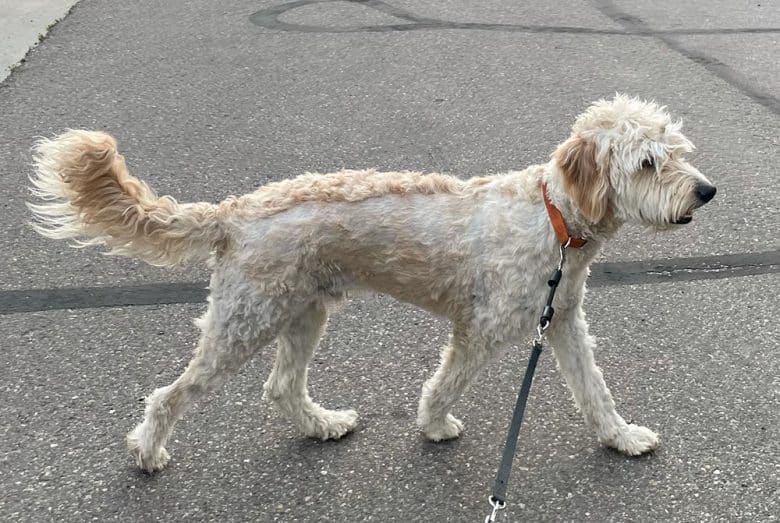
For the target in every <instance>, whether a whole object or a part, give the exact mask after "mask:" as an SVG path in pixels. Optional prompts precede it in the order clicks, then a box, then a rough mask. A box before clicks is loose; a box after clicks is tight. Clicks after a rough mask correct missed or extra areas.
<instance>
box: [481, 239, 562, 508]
mask: <svg viewBox="0 0 780 523" xmlns="http://www.w3.org/2000/svg"><path fill="white" fill-rule="evenodd" d="M568 246H569V242H566V244H562V245H561V259H560V262H558V268H557V269H556V270H555V272H554V273H553V275H552V277H551V278H550V279H549V280H548V281H547V285H549V286H550V293H549V294H548V295H547V303H546V304H545V306H544V310H543V311H542V316H541V317H540V318H539V325H537V326H536V339H534V341H533V346H532V350H531V356H530V357H529V358H528V367H527V368H526V370H525V376H524V377H523V384H522V386H521V387H520V392H519V393H518V395H517V403H515V411H514V413H513V414H512V422H511V423H510V424H509V431H508V432H507V435H506V443H504V453H503V455H502V456H501V465H499V467H498V473H497V474H496V482H495V484H494V485H493V494H492V495H491V496H490V497H489V498H488V502H489V503H490V506H491V507H493V511H492V512H491V513H490V515H488V516H487V517H485V523H493V522H495V521H496V514H497V513H498V511H499V510H503V509H504V508H506V489H507V485H508V483H509V474H510V472H512V462H513V461H514V457H515V450H516V448H517V439H518V435H519V434H520V426H521V425H522V424H523V414H525V404H526V403H527V402H528V393H529V392H530V391H531V382H532V381H533V379H534V371H535V370H536V363H537V361H539V355H540V354H541V353H542V349H543V347H542V339H543V338H544V333H545V331H546V330H547V329H548V328H549V327H550V322H551V321H552V318H553V315H554V314H555V309H554V308H553V306H552V303H553V299H554V298H555V291H556V290H557V289H558V284H559V283H560V282H561V277H562V276H563V262H564V259H565V254H566V247H568Z"/></svg>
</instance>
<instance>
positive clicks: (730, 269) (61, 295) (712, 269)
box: [0, 249, 780, 314]
mask: <svg viewBox="0 0 780 523" xmlns="http://www.w3.org/2000/svg"><path fill="white" fill-rule="evenodd" d="M775 272H780V249H779V250H774V251H768V252H761V253H750V254H729V255H723V256H701V257H691V258H674V259H669V260H649V261H638V262H615V263H597V264H594V265H593V266H592V267H591V275H590V279H589V282H588V286H589V287H591V288H593V287H604V286H609V285H639V284H651V283H667V282H684V281H694V280H710V279H722V278H732V277H737V276H753V275H757V274H770V273H775ZM207 295H208V291H207V284H206V283H205V282H192V283H167V284H153V285H128V286H117V287H73V288H60V289H22V290H11V291H2V292H0V314H12V313H20V312H37V311H48V310H60V309H88V308H96V307H127V306H136V305H161V304H173V303H200V302H203V301H205V299H206V296H207Z"/></svg>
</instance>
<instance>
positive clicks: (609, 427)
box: [548, 307, 658, 456]
mask: <svg viewBox="0 0 780 523" xmlns="http://www.w3.org/2000/svg"><path fill="white" fill-rule="evenodd" d="M548 336H549V338H550V342H551V343H552V345H553V351H554V352H555V357H556V359H557V360H558V367H559V368H560V369H561V373H563V376H564V378H565V379H566V382H567V383H568V385H569V389H571V392H572V394H573V396H574V401H575V402H576V403H577V406H578V407H579V408H580V411H582V414H583V416H584V417H585V423H587V425H588V426H589V427H590V428H592V429H593V430H595V431H596V435H597V436H598V438H599V441H601V442H602V443H603V444H605V445H607V446H609V447H612V448H615V449H617V450H619V451H620V452H623V453H624V454H628V455H629V456H637V455H639V454H643V453H645V452H649V451H651V450H653V449H654V448H656V447H657V446H658V435H657V434H655V433H654V432H653V431H652V430H650V429H648V428H646V427H641V426H638V425H634V424H628V423H626V422H625V420H623V418H622V417H621V416H620V415H619V414H618V413H617V411H616V410H615V402H614V401H613V400H612V395H611V394H610V392H609V389H608V388H607V384H606V383H605V382H604V377H603V376H602V374H601V369H599V368H598V367H597V366H596V361H595V359H594V358H593V348H594V347H595V346H596V342H595V340H594V338H593V337H592V336H591V335H590V334H588V324H587V323H586V321H585V313H584V312H583V311H582V308H580V307H576V308H574V309H570V310H561V311H559V314H558V315H557V316H556V318H555V320H553V322H552V325H551V327H550V330H549V332H548Z"/></svg>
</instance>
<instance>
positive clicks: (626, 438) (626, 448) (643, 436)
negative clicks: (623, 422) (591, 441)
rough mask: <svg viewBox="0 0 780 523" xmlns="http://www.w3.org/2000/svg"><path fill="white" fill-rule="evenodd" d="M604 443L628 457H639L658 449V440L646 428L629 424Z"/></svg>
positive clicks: (655, 435) (656, 436) (656, 435)
mask: <svg viewBox="0 0 780 523" xmlns="http://www.w3.org/2000/svg"><path fill="white" fill-rule="evenodd" d="M604 443H605V444H606V445H608V446H610V447H612V448H614V449H617V450H619V451H620V452H622V453H623V454H626V455H628V456H639V455H640V454H644V453H646V452H650V451H652V450H654V449H655V448H656V447H658V443H659V440H658V434H656V433H655V432H653V431H652V430H650V429H648V428H647V427H641V426H639V425H634V424H631V425H627V426H626V427H625V428H624V429H623V430H621V431H620V432H618V434H617V435H616V436H614V437H613V438H610V439H609V441H605V442H604Z"/></svg>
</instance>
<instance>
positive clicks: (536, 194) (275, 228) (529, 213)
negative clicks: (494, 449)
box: [29, 94, 716, 472]
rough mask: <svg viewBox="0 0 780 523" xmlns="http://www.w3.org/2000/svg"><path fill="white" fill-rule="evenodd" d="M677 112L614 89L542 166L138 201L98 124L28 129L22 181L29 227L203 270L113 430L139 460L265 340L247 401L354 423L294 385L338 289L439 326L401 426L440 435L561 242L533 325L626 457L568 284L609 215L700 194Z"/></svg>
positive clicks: (511, 332) (578, 301)
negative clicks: (136, 407)
mask: <svg viewBox="0 0 780 523" xmlns="http://www.w3.org/2000/svg"><path fill="white" fill-rule="evenodd" d="M681 126H682V123H681V122H679V121H673V120H672V119H671V117H670V116H669V114H668V113H667V112H666V110H665V108H664V107H660V106H658V105H657V104H656V103H654V102H645V101H642V100H639V99H636V98H629V97H627V96H624V95H619V94H618V95H616V96H615V97H614V99H612V100H599V101H597V102H595V103H593V104H592V105H591V106H590V107H589V108H588V109H587V110H586V111H585V112H584V113H583V114H581V115H580V116H579V117H577V119H576V122H575V124H574V126H573V128H572V133H571V135H570V136H569V138H568V139H567V140H566V141H564V142H563V143H562V144H560V145H559V146H558V147H557V149H556V150H555V151H554V152H553V154H552V156H551V158H550V160H549V161H548V162H547V163H544V164H541V165H534V166H531V167H528V168H527V169H525V170H523V171H510V172H508V173H505V174H499V175H494V176H482V177H475V178H471V179H467V180H461V179H458V178H455V177H452V176H446V175H442V174H421V173H417V172H376V171H373V170H355V171H349V170H345V171H340V172H336V173H332V174H310V173H307V174H304V175H302V176H300V177H297V178H294V179H289V180H285V181H281V182H277V183H270V184H268V185H265V186H263V187H260V188H259V189H257V190H256V191H255V192H253V193H250V194H247V195H244V196H241V197H231V198H228V199H226V200H225V201H223V202H221V203H218V204H211V203H177V202H176V200H174V199H173V198H171V197H169V196H162V197H158V196H156V195H155V193H154V192H153V191H152V190H151V189H150V188H149V187H148V186H147V185H146V184H145V183H144V182H143V181H141V180H139V179H137V178H135V177H133V176H131V175H130V174H129V173H128V170H127V168H126V165H125V162H124V159H123V157H122V156H121V155H120V154H119V153H118V152H117V148H116V143H115V141H114V139H113V138H111V137H110V136H108V135H107V134H104V133H101V132H90V131H83V130H70V131H67V132H65V133H64V134H61V135H60V136H58V137H56V138H54V139H41V140H39V141H38V142H37V143H36V145H35V147H34V166H35V172H34V174H32V175H31V177H30V179H31V183H32V187H31V190H32V193H33V194H34V196H35V197H37V198H39V199H41V200H43V201H42V202H41V203H37V204H29V207H30V208H31V210H32V212H33V213H34V215H35V216H36V222H35V224H34V226H35V228H36V229H37V230H38V232H40V233H41V234H43V235H44V236H47V237H49V238H56V239H75V240H76V241H77V242H78V243H79V244H80V245H92V244H104V245H106V246H107V247H109V248H110V249H111V253H113V254H120V255H125V256H134V257H137V258H140V259H142V260H144V261H146V262H148V263H150V264H153V265H159V266H173V265H179V264H183V263H185V262H188V261H195V260H209V263H210V266H211V268H212V269H213V274H212V276H211V281H210V285H209V289H210V296H209V298H208V303H209V306H208V310H207V312H206V313H205V315H204V316H203V317H202V318H200V319H199V320H198V321H197V324H198V326H199V327H200V330H201V331H202V334H201V337H200V341H199V343H198V346H197V349H196V351H195V355H194V357H193V359H192V361H191V362H190V363H189V365H188V366H187V368H186V370H185V371H184V373H183V374H182V375H181V376H180V377H179V378H178V379H177V380H176V381H174V382H173V383H172V384H170V385H168V386H165V387H162V388H159V389H157V390H155V391H154V392H153V393H152V394H151V395H150V396H149V397H148V398H147V400H146V410H145V418H144V420H143V422H142V423H140V424H139V425H138V426H137V427H136V428H135V429H134V430H133V431H132V432H130V433H129V434H128V436H127V444H128V448H129V451H130V453H131V454H132V455H133V456H134V458H135V461H136V463H137V465H138V466H139V467H140V468H141V469H144V470H146V471H149V472H152V471H156V470H159V469H162V468H163V467H164V466H165V464H166V463H167V462H168V460H169V455H168V452H167V451H166V450H165V447H164V445H165V444H166V442H167V440H168V438H169V437H170V435H171V433H172V431H173V428H174V424H175V423H176V421H177V420H179V419H180V418H181V417H182V415H183V414H184V412H185V411H186V410H187V408H188V407H190V405H192V403H193V402H194V401H196V400H197V399H199V398H201V397H202V396H203V395H204V394H206V393H207V392H209V391H212V390H214V389H215V388H216V387H218V386H219V385H220V384H221V383H222V382H224V381H225V380H226V378H228V377H229V376H230V375H231V374H233V373H235V372H236V371H237V370H238V369H239V368H240V367H241V366H242V365H243V364H244V363H245V362H246V361H247V360H249V358H251V357H252V355H254V354H255V353H256V352H257V351H258V350H259V349H260V348H262V347H263V346H265V345H267V344H268V343H270V342H272V341H273V340H274V339H275V340H276V342H277V351H276V359H275V361H274V364H273V369H272V371H271V374H270V377H269V378H268V380H267V382H266V383H265V385H264V397H265V398H266V399H268V400H270V401H271V402H272V403H273V404H274V405H275V407H276V408H277V409H278V410H279V411H280V412H281V414H282V415H284V416H285V417H287V418H288V419H289V420H290V421H291V422H292V423H293V424H294V425H295V426H296V427H297V429H298V430H299V431H300V432H301V433H302V434H304V435H306V436H309V437H313V438H320V439H323V440H325V439H337V438H340V437H342V436H344V435H345V434H347V433H348V432H350V431H352V430H353V429H355V428H356V426H357V424H358V415H357V413H356V412H355V411H354V410H328V409H326V408H324V407H322V406H320V405H319V404H317V403H315V402H314V401H313V400H312V399H311V398H310V396H309V393H308V391H307V385H306V381H307V365H308V363H309V361H310V359H311V357H312V354H313V353H314V351H315V349H316V347H317V344H318V340H319V338H320V337H321V336H322V334H323V330H324V328H325V324H326V322H327V318H328V311H329V306H330V305H331V304H333V303H336V302H339V301H341V300H343V299H344V298H345V297H346V294H347V293H349V292H350V291H352V290H356V289H369V290H371V291H375V292H381V293H387V294H389V295H391V296H393V297H395V298H397V299H398V300H401V301H404V302H409V303H412V304H414V305H416V306H419V307H422V308H424V309H426V310H428V311H431V312H432V313H434V314H437V315H441V316H444V317H446V318H449V320H450V321H451V322H452V333H451V336H450V339H449V343H448V344H447V346H446V347H444V349H443V350H442V354H441V364H440V366H439V367H438V369H437V370H436V371H435V373H434V374H433V376H432V377H431V378H430V379H428V380H427V381H426V382H425V384H424V385H423V388H422V397H421V399H420V403H419V408H418V415H417V423H418V425H419V426H420V428H421V429H422V432H423V433H424V435H425V436H426V437H427V438H428V439H429V440H432V441H441V440H447V439H451V438H456V437H458V435H459V434H460V432H461V430H462V428H463V424H462V423H461V421H460V420H458V419H457V418H456V417H454V416H453V415H452V413H451V412H450V409H451V408H452V406H453V404H454V403H455V401H456V400H457V399H458V397H459V396H460V395H461V394H462V393H463V391H464V390H465V389H466V387H467V386H468V385H469V383H470V382H472V381H473V380H474V377H475V376H476V375H477V373H478V372H479V370H480V369H481V368H482V367H483V366H484V365H485V363H486V362H487V361H488V360H489V359H490V358H491V357H493V356H494V355H496V354H497V353H498V352H499V351H500V350H501V349H502V348H505V347H507V346H509V345H511V344H515V343H519V342H521V341H523V340H524V339H526V338H527V337H528V336H529V334H531V333H533V332H534V327H535V325H536V322H537V320H538V317H539V316H538V313H539V311H540V310H541V308H542V306H543V304H544V303H545V297H546V295H547V291H548V284H547V280H548V277H549V275H550V273H551V271H552V270H553V269H554V268H555V267H556V265H557V263H558V261H559V252H560V249H561V246H562V244H571V241H572V239H574V240H576V241H577V242H578V243H584V245H582V246H578V247H579V248H576V249H575V248H572V247H573V245H569V248H568V249H567V256H566V261H565V264H564V277H563V280H562V281H561V283H560V287H559V289H558V294H557V296H556V299H555V308H556V311H557V314H556V317H555V320H554V321H552V323H551V325H550V327H549V330H548V331H547V333H546V336H547V338H548V340H549V341H550V343H551V345H552V346H553V350H554V353H555V356H556V359H557V362H558V366H559V368H560V371H561V373H562V374H563V376H564V378H565V380H566V382H567V383H568V386H569V388H570V389H571V392H572V394H573V397H574V400H575V402H576V404H577V406H578V407H579V409H580V411H581V412H582V415H583V417H584V419H585V422H586V424H587V425H588V426H589V428H590V429H592V430H593V431H594V432H595V433H596V436H597V438H598V440H599V441H600V442H601V443H602V444H604V445H606V446H609V447H613V448H615V449H617V450H618V451H620V452H623V453H625V454H627V455H631V456H633V455H639V454H643V453H645V452H649V451H652V450H653V449H655V448H656V446H657V445H658V443H659V438H658V436H657V435H656V434H655V433H654V432H653V431H651V430H650V429H648V428H646V427H642V426H638V425H635V424H631V423H627V422H626V421H624V419H623V418H622V417H621V416H620V415H619V414H618V413H617V412H616V410H615V404H614V401H613V399H612V396H611V394H610V391H609V389H608V388H607V386H606V384H605V382H604V379H603V377H602V373H601V370H600V369H599V368H598V367H597V366H596V363H595V361H594V357H593V349H594V346H595V340H594V338H593V337H592V336H590V335H589V334H588V325H587V323H586V321H585V314H584V312H583V309H582V304H583V297H584V294H585V288H586V280H587V277H588V274H589V269H588V267H589V265H590V264H591V262H592V261H593V259H594V258H595V257H596V256H597V254H598V253H599V251H600V249H601V247H602V245H603V244H604V243H605V242H606V241H608V240H609V239H610V238H612V237H614V236H615V234H616V233H617V232H618V230H619V229H620V227H621V225H623V224H624V223H627V222H632V223H638V224H641V225H644V226H648V227H650V228H652V229H656V230H666V229H670V228H673V227H679V226H682V225H683V224H686V223H689V222H690V221H691V220H692V217H693V212H694V210H696V209H697V208H699V207H701V206H702V205H704V204H705V203H706V202H708V201H709V200H711V199H712V198H713V196H714V195H715V192H716V188H715V186H714V185H713V184H712V183H710V181H709V180H708V179H707V178H705V176H704V175H702V174H701V173H700V172H699V171H698V170H697V169H696V168H694V167H693V166H692V165H691V164H689V163H688V162H687V161H686V160H685V158H684V155H685V154H686V153H689V152H691V151H692V150H693V145H692V144H691V142H690V141H689V140H688V139H687V138H686V137H685V136H684V135H683V134H682V132H681ZM554 213H558V220H557V222H558V223H555V226H554V222H555V220H551V216H553V214H554ZM561 227H562V229H561ZM567 235H568V236H567Z"/></svg>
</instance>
